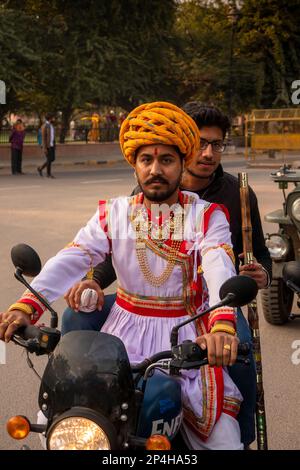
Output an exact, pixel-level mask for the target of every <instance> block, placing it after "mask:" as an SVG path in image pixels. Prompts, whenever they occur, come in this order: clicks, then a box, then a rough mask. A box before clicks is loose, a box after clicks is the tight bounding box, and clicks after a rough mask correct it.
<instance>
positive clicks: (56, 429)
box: [7, 244, 257, 450]
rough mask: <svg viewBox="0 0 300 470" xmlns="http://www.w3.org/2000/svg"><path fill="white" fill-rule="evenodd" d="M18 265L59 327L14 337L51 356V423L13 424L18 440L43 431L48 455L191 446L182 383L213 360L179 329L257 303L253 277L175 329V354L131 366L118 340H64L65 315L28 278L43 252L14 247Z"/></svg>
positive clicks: (47, 375) (79, 336)
mask: <svg viewBox="0 0 300 470" xmlns="http://www.w3.org/2000/svg"><path fill="white" fill-rule="evenodd" d="M12 261H13V263H14V265H15V267H16V271H15V277H16V278H17V279H18V280H19V281H20V282H22V283H23V284H24V285H25V286H26V287H27V288H28V289H30V290H31V292H32V293H34V295H35V296H36V297H38V298H39V300H40V301H41V302H42V303H43V304H44V305H45V306H46V307H47V309H48V310H49V311H50V313H51V323H50V327H46V326H41V327H36V326H33V325H31V326H27V327H21V328H19V329H18V330H17V331H16V332H15V334H14V335H13V337H12V340H13V341H14V342H15V343H16V344H18V345H19V346H22V347H23V348H25V349H26V350H27V354H29V353H31V354H36V355H37V356H39V355H45V354H47V355H48V356H49V357H48V363H47V366H46V368H45V371H44V374H43V376H42V378H41V385H40V391H39V399H38V401H39V408H40V410H41V412H42V413H43V415H44V417H45V418H46V419H45V420H44V421H45V423H44V424H41V423H40V424H34V423H31V422H30V421H29V420H28V419H27V418H26V417H24V416H16V417H13V418H11V419H10V420H9V421H8V424H7V430H8V432H9V434H10V436H11V437H13V438H15V439H23V438H25V437H27V436H28V434H29V433H30V432H35V433H42V435H43V437H44V441H45V445H46V448H47V450H125V449H148V450H169V449H170V448H171V443H172V445H173V447H174V446H175V447H176V448H177V449H178V447H179V448H182V446H183V448H185V447H184V446H185V443H184V442H183V440H181V438H180V433H179V431H180V427H181V422H182V403H181V389H180V384H179V383H178V381H177V380H176V377H178V376H179V375H180V371H182V370H189V369H199V368H200V367H202V366H204V365H206V364H207V363H208V360H207V351H205V350H202V349H201V348H200V347H199V346H198V345H197V344H196V343H194V342H192V341H189V340H187V341H184V342H183V343H181V344H178V331H179V329H180V328H181V327H182V326H184V325H185V324H187V323H189V322H192V321H195V320H196V319H197V318H199V317H200V316H201V315H204V314H205V313H207V312H209V311H211V310H213V309H215V308H218V307H219V306H223V305H231V306H234V307H236V306H242V305H245V304H247V303H249V302H250V301H251V300H252V299H253V298H254V297H256V294H257V285H256V282H255V281H253V280H252V279H251V278H249V277H246V276H236V277H233V278H231V279H229V280H227V281H226V282H225V283H224V284H223V285H222V286H221V289H220V298H221V301H220V302H219V303H218V304H217V305H214V306H212V307H210V308H208V309H207V310H205V311H204V312H202V313H200V314H198V315H196V316H194V317H192V318H190V319H188V320H186V321H185V322H182V323H180V324H178V325H177V326H176V327H174V328H173V330H172V332H171V337H170V343H171V348H170V350H168V351H161V352H158V353H157V354H154V355H153V356H151V357H149V358H147V359H145V360H144V361H142V362H141V363H139V364H130V362H129V358H128V355H127V352H126V349H125V347H124V344H123V343H122V341H121V340H120V339H119V338H117V337H115V336H113V335H110V334H106V333H101V332H95V331H72V332H69V333H67V334H66V335H65V336H63V337H62V338H60V332H59V330H58V329H57V323H58V316H57V313H56V312H55V311H54V310H53V309H52V307H51V306H50V305H49V304H48V303H47V301H45V299H43V298H42V297H41V296H40V295H39V294H38V293H37V292H35V291H34V289H33V288H32V287H31V286H30V285H29V284H28V282H27V281H26V279H25V278H24V275H28V276H32V277H33V276H36V275H37V274H38V273H39V271H40V269H41V262H40V259H39V257H38V255H37V253H36V252H35V251H34V250H33V249H32V248H31V247H29V246H28V245H24V244H20V245H17V246H15V247H14V248H13V249H12ZM249 349H250V348H249V345H248V344H246V343H245V344H240V345H239V349H238V361H239V362H242V363H244V364H248V363H249V359H248V358H247V356H248V354H249Z"/></svg>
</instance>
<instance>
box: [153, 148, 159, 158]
mask: <svg viewBox="0 0 300 470" xmlns="http://www.w3.org/2000/svg"><path fill="white" fill-rule="evenodd" d="M157 154H158V149H157V147H155V149H154V155H155V156H156V155H157Z"/></svg>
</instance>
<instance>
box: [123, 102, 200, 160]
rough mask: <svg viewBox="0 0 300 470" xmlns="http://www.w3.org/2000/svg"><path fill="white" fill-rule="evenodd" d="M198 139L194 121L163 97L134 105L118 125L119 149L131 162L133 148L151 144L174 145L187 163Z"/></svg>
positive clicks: (192, 154) (196, 146) (196, 149)
mask: <svg viewBox="0 0 300 470" xmlns="http://www.w3.org/2000/svg"><path fill="white" fill-rule="evenodd" d="M199 142H200V132H199V129H198V127H197V125H196V123H195V121H194V120H193V119H192V118H191V117H190V116H188V115H187V114H186V113H185V112H184V111H183V110H182V109H180V108H178V107H177V106H175V105H174V104H171V103H166V102H164V101H157V102H154V103H146V104H142V105H141V106H138V107H137V108H135V109H134V110H133V111H131V113H130V114H129V115H128V116H127V118H126V119H125V120H124V121H123V123H122V126H121V129H120V145H121V149H122V152H123V155H124V157H125V158H126V160H127V161H128V162H129V163H130V165H132V166H134V164H135V155H136V151H137V149H138V148H139V147H141V146H142V145H153V144H165V145H174V146H176V147H178V149H179V151H180V153H181V154H182V155H183V157H184V160H185V164H186V165H188V164H189V163H190V162H191V160H192V159H193V157H194V155H195V154H196V153H197V151H198V150H199Z"/></svg>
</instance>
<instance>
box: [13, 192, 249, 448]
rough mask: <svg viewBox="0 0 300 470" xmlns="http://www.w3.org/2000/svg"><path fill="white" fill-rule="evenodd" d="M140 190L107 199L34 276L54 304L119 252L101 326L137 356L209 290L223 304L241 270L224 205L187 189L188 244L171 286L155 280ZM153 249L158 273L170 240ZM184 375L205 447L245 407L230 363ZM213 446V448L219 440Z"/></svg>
mask: <svg viewBox="0 0 300 470" xmlns="http://www.w3.org/2000/svg"><path fill="white" fill-rule="evenodd" d="M139 197H140V196H134V197H123V198H117V199H113V200H111V201H109V202H108V201H102V202H101V203H100V205H99V209H98V210H97V212H96V214H95V215H94V216H93V217H92V218H91V219H90V220H89V222H88V223H87V225H86V226H85V227H84V228H82V229H81V230H79V232H78V233H77V235H76V236H75V238H74V241H73V242H72V243H71V244H70V245H68V246H67V247H66V248H64V249H63V250H61V251H60V252H59V253H58V254H57V255H56V256H54V257H53V258H51V259H50V260H49V261H48V262H47V263H46V264H45V266H44V268H43V269H42V271H41V273H40V274H39V275H38V276H37V277H36V278H35V279H34V281H33V282H32V287H33V288H34V289H36V290H37V291H39V292H40V293H41V294H42V295H43V296H44V297H45V298H46V299H47V300H48V301H49V302H50V303H51V302H53V301H55V300H56V299H57V298H58V297H60V296H62V295H63V294H64V293H65V292H66V291H67V290H68V289H69V288H70V287H71V286H73V284H74V283H75V282H76V281H78V280H80V279H81V278H82V277H84V276H85V275H86V273H87V272H88V271H89V270H90V269H91V267H92V266H96V265H97V264H98V263H101V262H102V261H104V259H105V256H106V255H107V254H108V253H110V252H111V253H112V260H113V265H114V268H115V271H116V275H117V282H118V286H119V288H118V293H117V301H116V303H115V304H114V306H113V307H112V309H111V312H110V314H109V316H108V318H107V321H106V322H105V324H104V326H103V328H102V330H101V331H103V332H106V333H111V334H113V335H115V336H118V337H119V338H120V339H121V340H122V341H123V343H124V344H125V347H126V350H127V352H128V356H129V359H130V361H131V362H133V363H134V362H139V361H142V360H143V359H145V358H147V357H149V356H151V355H153V354H155V353H157V352H160V351H162V350H168V349H170V332H171V330H172V328H173V326H174V325H176V324H178V323H181V322H182V321H184V320H185V319H187V318H189V316H190V315H193V314H195V313H196V312H199V311H200V310H201V309H203V308H204V307H205V306H207V301H208V296H207V292H206V291H207V290H208V295H209V303H210V304H211V305H213V304H215V303H217V302H218V301H219V300H220V299H219V289H220V286H221V285H222V283H223V282H224V281H225V280H226V279H228V278H230V277H232V276H234V275H235V268H234V265H233V263H232V260H231V259H230V256H229V254H228V253H229V251H230V250H228V247H231V235H230V232H229V225H228V222H227V220H226V216H225V214H224V212H223V211H222V210H221V209H220V207H217V206H216V205H209V204H207V203H205V202H204V201H202V200H200V199H199V197H198V196H197V195H195V194H191V193H188V192H183V193H181V198H182V201H184V203H188V204H189V205H190V206H189V210H188V212H187V215H186V217H185V221H184V228H185V241H186V246H185V250H183V253H182V254H181V255H179V257H178V263H177V262H176V264H175V266H174V269H173V271H172V273H171V275H170V277H169V278H168V279H167V280H166V282H165V283H164V284H163V285H160V286H153V285H151V284H150V283H149V282H147V279H145V277H144V275H143V272H142V271H141V268H140V265H139V261H138V258H137V253H136V239H135V238H136V236H135V231H134V227H133V224H132V221H131V220H130V216H129V214H130V213H131V209H132V207H133V206H134V205H136V204H137V202H138V201H139V200H140V201H141V199H139ZM213 206H214V207H213ZM212 209H213V210H212ZM205 214H207V217H206V216H205ZM205 217H206V218H205ZM226 247H227V249H224V248H226ZM160 250H161V251H160ZM195 250H196V251H195ZM146 254H147V260H148V265H149V267H150V269H151V271H152V273H153V274H154V275H156V276H159V275H160V274H161V273H162V272H163V270H164V269H165V268H166V265H167V259H166V257H167V255H168V253H167V251H166V250H165V247H158V248H157V249H156V248H155V249H153V250H152V249H151V240H150V245H149V246H148V245H147V248H146ZM180 256H181V258H180ZM200 266H201V269H199V267H200ZM195 281H196V282H197V283H198V285H200V286H201V288H198V292H196V293H195V292H194V291H193V288H192V285H193V282H194V284H195ZM206 287H207V288H206ZM20 300H21V301H26V302H28V303H31V304H32V305H34V306H35V307H36V308H37V310H38V311H39V312H40V313H41V310H42V306H41V305H39V303H38V301H37V299H33V298H32V296H31V295H30V294H28V293H25V294H24V296H23V297H22V299H20ZM191 305H192V307H191ZM217 313H218V312H217ZM222 314H224V318H228V315H230V314H231V315H232V311H231V310H230V309H228V308H227V309H223V310H222V309H221V310H220V311H219V316H220V315H221V316H222ZM226 315H227V316H226ZM218 318H219V317H218ZM208 329H209V327H208V316H206V318H204V319H201V320H200V321H198V322H197V325H195V323H190V324H188V325H186V326H184V327H183V328H181V329H180V330H179V342H182V341H184V340H185V339H190V340H195V338H196V337H197V336H199V335H200V334H203V333H205V332H207V331H208ZM179 380H180V381H181V386H182V397H183V404H184V422H185V429H186V432H187V434H188V435H189V436H190V438H189V441H190V442H191V445H192V446H193V448H197V446H198V448H201V444H200V443H199V442H200V441H199V439H200V440H201V439H202V440H203V442H204V441H206V447H207V446H208V447H209V441H210V439H209V436H210V435H213V434H214V433H212V431H213V429H214V426H215V424H216V422H217V420H218V419H219V418H220V416H222V420H224V419H225V420H226V417H224V413H227V414H228V415H231V416H235V415H236V413H237V412H238V408H239V404H240V401H241V400H242V397H241V395H240V392H239V390H238V389H237V387H236V386H235V384H234V383H233V382H232V380H231V379H230V377H229V375H228V373H227V371H226V370H225V369H222V368H210V367H208V366H205V367H203V368H201V370H200V371H199V370H192V371H189V372H183V373H182V378H180V379H179ZM231 416H227V418H228V419H229V428H230V426H233V427H232V429H233V434H234V435H235V436H237V437H236V438H234V439H233V440H234V443H232V442H230V440H227V442H228V446H229V448H234V449H237V448H241V444H240V440H239V433H238V431H237V428H236V426H237V423H236V421H235V420H234V419H233V418H232V417H231ZM232 423H234V424H232ZM219 427H220V426H219ZM225 428H226V426H225V427H224V429H225ZM227 433H228V429H227V428H226V433H225V434H224V443H225V447H223V448H226V434H227ZM219 437H220V435H219ZM219 437H218V439H219ZM218 439H217V441H218ZM219 440H220V439H219ZM195 442H196V444H195ZM197 442H198V444H197ZM210 447H211V448H213V447H214V444H213V443H212V445H211V446H210Z"/></svg>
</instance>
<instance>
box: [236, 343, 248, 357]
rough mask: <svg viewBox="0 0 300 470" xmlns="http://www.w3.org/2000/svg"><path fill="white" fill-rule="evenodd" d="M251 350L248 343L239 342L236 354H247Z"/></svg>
mask: <svg viewBox="0 0 300 470" xmlns="http://www.w3.org/2000/svg"><path fill="white" fill-rule="evenodd" d="M250 351H251V346H250V344H249V343H240V344H239V345H238V356H248V355H249V353H250Z"/></svg>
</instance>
